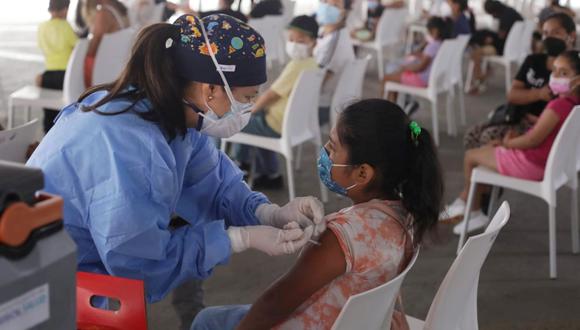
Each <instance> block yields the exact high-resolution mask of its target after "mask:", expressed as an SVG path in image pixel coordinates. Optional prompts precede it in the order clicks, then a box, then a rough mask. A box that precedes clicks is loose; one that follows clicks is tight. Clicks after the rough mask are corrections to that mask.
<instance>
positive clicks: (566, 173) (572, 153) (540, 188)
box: [457, 107, 580, 279]
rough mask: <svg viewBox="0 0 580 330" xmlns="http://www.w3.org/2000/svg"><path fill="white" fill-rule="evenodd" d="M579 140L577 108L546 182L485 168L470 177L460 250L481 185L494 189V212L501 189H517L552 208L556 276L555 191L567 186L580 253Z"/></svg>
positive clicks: (555, 152) (553, 151) (558, 143)
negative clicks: (541, 200)
mask: <svg viewBox="0 0 580 330" xmlns="http://www.w3.org/2000/svg"><path fill="white" fill-rule="evenodd" d="M579 138H580V107H576V108H574V110H573V111H572V113H571V114H570V116H569V117H568V118H567V119H566V122H565V123H564V125H562V128H561V129H560V131H559V132H558V135H557V137H556V140H555V141H554V144H553V145H552V149H551V150H550V155H549V156H548V162H547V164H546V170H545V172H544V179H543V180H542V181H530V180H523V179H518V178H513V177H509V176H505V175H501V174H499V173H497V172H493V171H491V170H488V169H486V168H483V167H478V168H476V169H474V170H473V173H472V174H471V187H470V188H469V195H468V198H467V205H466V208H465V210H466V212H465V215H464V217H463V231H462V232H461V236H460V238H459V245H458V247H457V249H458V251H459V249H461V246H462V245H463V242H465V237H466V236H467V226H468V222H469V211H468V210H471V205H472V203H473V196H474V194H475V189H476V187H477V185H478V184H486V185H491V186H493V189H492V193H491V199H490V205H489V209H488V210H489V211H493V204H494V202H495V200H496V199H497V196H498V192H499V187H503V188H506V189H513V190H517V191H520V192H523V193H526V194H529V195H533V196H536V197H539V198H541V199H543V200H544V201H545V202H546V203H547V204H548V208H549V219H548V221H549V233H548V235H549V242H550V278H552V279H554V278H556V277H557V272H556V205H557V202H556V192H557V191H558V189H560V188H561V187H562V186H564V185H568V186H569V187H570V188H571V189H572V201H571V206H572V209H571V234H572V252H573V253H578V252H580V248H579V237H578V235H579V234H578V175H577V169H576V167H577V160H578V139H579Z"/></svg>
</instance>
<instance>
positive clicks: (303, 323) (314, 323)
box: [275, 200, 413, 330]
mask: <svg viewBox="0 0 580 330" xmlns="http://www.w3.org/2000/svg"><path fill="white" fill-rule="evenodd" d="M408 219H409V217H408V213H407V211H406V210H405V209H404V208H403V206H402V204H401V203H400V202H396V201H385V200H372V201H370V202H367V203H362V204H357V205H355V206H352V207H349V208H346V209H343V210H341V211H339V212H337V213H333V214H330V215H328V216H327V220H328V228H329V229H330V230H331V231H332V232H333V233H334V234H335V236H336V238H337V239H338V242H339V244H340V247H341V249H342V251H343V253H344V255H345V259H346V272H345V273H344V274H343V275H341V276H339V277H338V278H336V279H335V280H334V281H332V282H331V283H329V284H328V285H326V286H325V287H323V288H322V289H320V290H318V291H317V292H316V293H315V294H314V295H312V296H311V297H310V298H309V299H308V300H307V301H306V302H304V303H303V304H302V305H301V306H300V307H298V309H296V311H295V312H294V313H293V314H292V315H291V316H290V317H289V318H288V319H287V320H286V321H284V322H283V323H281V324H279V325H278V326H277V327H276V328H275V329H306V330H312V329H330V328H331V327H332V325H333V324H334V321H335V320H336V318H337V317H338V315H339V314H340V311H341V310H342V307H343V306H344V305H345V304H346V302H347V300H348V298H349V297H350V296H353V295H356V294H359V293H361V292H364V291H367V290H370V289H373V288H375V287H377V286H379V285H382V284H384V283H386V282H388V281H390V280H391V279H393V278H394V277H396V276H397V275H398V274H399V273H400V271H401V270H402V269H404V267H405V266H406V264H407V262H408V261H409V260H410V258H411V256H412V254H413V244H412V240H411V235H410V232H409V230H407V228H408V225H407V224H406V222H407V221H408ZM407 328H408V325H407V323H406V321H405V319H404V314H401V313H397V312H395V315H394V316H393V322H392V324H391V329H397V330H398V329H407Z"/></svg>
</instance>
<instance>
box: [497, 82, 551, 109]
mask: <svg viewBox="0 0 580 330" xmlns="http://www.w3.org/2000/svg"><path fill="white" fill-rule="evenodd" d="M552 97H553V95H552V91H551V90H550V87H549V86H544V87H542V88H530V89H528V88H526V86H525V84H524V82H523V81H520V80H517V79H516V80H514V81H513V82H512V87H511V88H510V91H509V93H508V97H507V100H508V102H509V103H511V104H514V105H527V104H530V103H534V102H537V101H546V102H548V101H550V100H551V99H552Z"/></svg>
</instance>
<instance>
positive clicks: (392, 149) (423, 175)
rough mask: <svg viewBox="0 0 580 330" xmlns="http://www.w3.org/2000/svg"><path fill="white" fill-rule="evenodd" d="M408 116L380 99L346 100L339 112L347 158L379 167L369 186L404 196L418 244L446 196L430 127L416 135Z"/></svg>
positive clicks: (339, 129)
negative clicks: (348, 104)
mask: <svg viewBox="0 0 580 330" xmlns="http://www.w3.org/2000/svg"><path fill="white" fill-rule="evenodd" d="M409 125H410V120H409V117H408V116H407V115H406V114H405V113H404V112H403V110H401V108H400V107H399V106H398V105H396V104H394V103H391V102H389V101H386V100H382V99H368V100H363V101H359V102H357V103H354V104H352V105H350V106H348V107H347V108H346V109H345V110H344V111H343V112H342V113H341V115H340V117H339V120H338V124H337V134H338V138H339V140H340V143H341V144H342V145H344V146H345V147H346V148H347V150H348V153H349V158H350V159H349V164H353V165H360V164H369V165H370V166H372V167H373V168H374V169H375V171H376V172H377V176H376V178H375V179H374V180H373V182H371V185H370V186H369V189H371V190H372V191H378V192H381V193H383V194H384V195H385V196H386V197H387V198H388V199H399V198H401V199H402V203H403V206H404V207H405V208H406V210H407V211H408V212H409V213H410V214H411V216H412V217H413V220H414V221H413V226H414V235H415V237H414V239H415V243H416V244H419V243H420V242H421V241H422V239H423V236H424V235H425V233H426V232H428V231H430V230H431V229H433V228H434V227H435V225H436V224H437V221H438V217H439V212H440V211H441V209H442V201H443V178H442V174H441V166H440V164H439V158H438V156H437V152H436V149H435V146H434V143H433V140H432V139H431V135H430V134H429V132H428V131H427V130H426V129H422V131H421V134H420V135H419V136H418V138H417V139H416V140H414V139H413V138H412V136H411V129H410V127H409Z"/></svg>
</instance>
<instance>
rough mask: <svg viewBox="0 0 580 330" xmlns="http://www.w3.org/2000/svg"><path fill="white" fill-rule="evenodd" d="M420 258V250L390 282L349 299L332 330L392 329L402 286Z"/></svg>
mask: <svg viewBox="0 0 580 330" xmlns="http://www.w3.org/2000/svg"><path fill="white" fill-rule="evenodd" d="M418 256H419V249H417V251H415V254H414V255H413V258H412V259H411V261H410V262H409V264H408V265H407V267H406V268H405V270H403V271H402V272H401V273H400V274H399V275H397V276H396V277H395V278H394V279H392V280H390V281H389V282H387V283H385V284H383V285H380V286H378V287H376V288H374V289H371V290H368V291H365V292H362V293H359V294H357V295H354V296H351V297H349V298H348V301H347V302H346V304H345V305H344V307H343V308H342V310H341V312H340V314H339V315H338V317H337V318H336V321H335V322H334V325H333V326H332V330H351V329H365V330H380V329H390V328H391V319H392V317H393V312H394V310H395V304H396V302H397V298H398V297H399V292H400V290H401V285H402V284H403V280H404V279H405V276H407V273H408V272H409V270H410V269H411V268H413V265H414V264H415V261H417V257H418Z"/></svg>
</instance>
